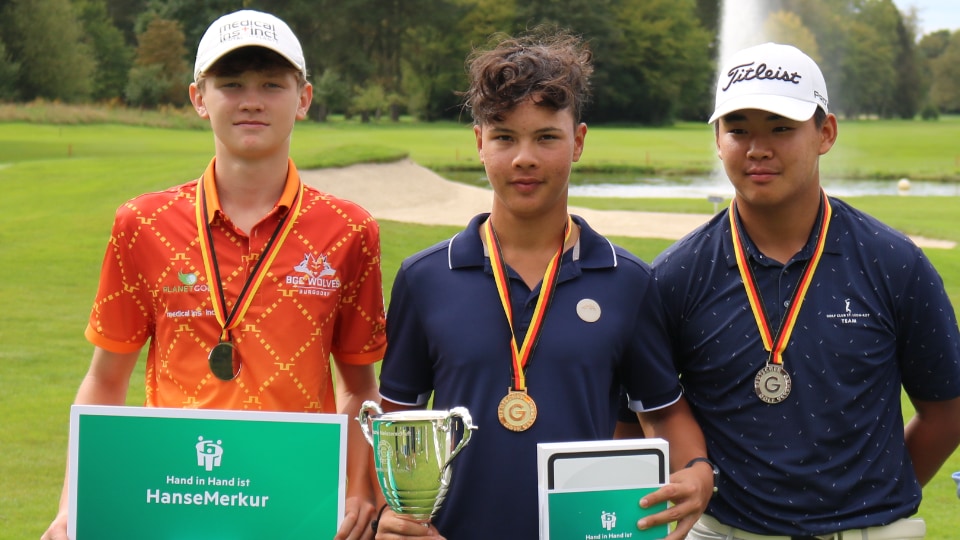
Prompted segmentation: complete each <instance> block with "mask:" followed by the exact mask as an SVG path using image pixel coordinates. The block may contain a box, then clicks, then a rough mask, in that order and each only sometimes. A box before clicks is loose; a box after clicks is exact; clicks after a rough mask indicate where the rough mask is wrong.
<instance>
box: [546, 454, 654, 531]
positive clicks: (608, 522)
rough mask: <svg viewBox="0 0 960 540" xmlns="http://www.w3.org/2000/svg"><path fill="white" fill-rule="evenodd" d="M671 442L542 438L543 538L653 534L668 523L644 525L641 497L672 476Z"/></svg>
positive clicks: (651, 510)
mask: <svg viewBox="0 0 960 540" xmlns="http://www.w3.org/2000/svg"><path fill="white" fill-rule="evenodd" d="M668 453H669V445H668V443H667V441H665V440H663V439H659V438H650V439H619V440H599V441H569V442H558V443H539V444H537V482H538V491H539V500H540V538H541V540H611V539H618V538H629V539H631V540H654V539H659V538H663V537H665V536H666V535H667V534H668V533H669V527H668V526H667V525H661V526H657V527H653V528H651V529H647V530H645V531H641V530H640V529H638V528H637V522H638V521H640V519H641V518H643V517H644V516H648V515H651V514H655V513H657V512H662V511H663V510H666V508H667V503H665V502H664V503H661V504H657V505H654V506H652V507H649V508H640V499H641V498H643V496H644V495H647V494H648V493H652V492H654V491H656V490H657V489H659V488H660V487H661V486H663V485H664V483H665V482H666V481H667V463H668V461H669V459H668Z"/></svg>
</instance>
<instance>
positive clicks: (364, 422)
mask: <svg viewBox="0 0 960 540" xmlns="http://www.w3.org/2000/svg"><path fill="white" fill-rule="evenodd" d="M370 411H373V412H374V413H376V415H378V416H379V415H381V414H383V409H381V408H380V405H379V404H377V402H376V401H364V402H363V404H362V405H360V414H358V415H357V421H358V422H360V430H361V431H363V436H364V438H366V439H367V442H368V443H370V446H373V428H372V427H371V423H370V416H371V415H370Z"/></svg>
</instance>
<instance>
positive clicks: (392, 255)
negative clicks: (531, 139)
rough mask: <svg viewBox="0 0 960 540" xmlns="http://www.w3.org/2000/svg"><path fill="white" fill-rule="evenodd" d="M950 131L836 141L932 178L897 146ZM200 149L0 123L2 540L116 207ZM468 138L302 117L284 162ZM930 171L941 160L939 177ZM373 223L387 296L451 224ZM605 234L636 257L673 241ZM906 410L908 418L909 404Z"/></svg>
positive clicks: (934, 526)
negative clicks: (858, 145)
mask: <svg viewBox="0 0 960 540" xmlns="http://www.w3.org/2000/svg"><path fill="white" fill-rule="evenodd" d="M868 128H869V129H868ZM958 128H960V124H957V123H955V122H953V119H946V120H942V121H941V122H939V123H921V122H916V123H902V124H901V123H898V122H877V123H866V122H864V123H853V124H852V125H850V127H847V124H842V127H841V144H840V147H842V146H843V145H844V144H850V143H851V141H852V142H856V141H857V139H858V137H869V138H870V141H869V144H870V145H876V146H877V147H879V148H881V149H883V150H882V151H876V150H871V152H866V151H864V150H857V153H858V155H857V156H851V157H850V159H851V160H853V159H854V158H855V159H856V160H862V161H859V162H857V161H851V163H859V165H856V166H857V167H859V168H860V169H861V170H864V171H866V170H874V169H875V170H880V166H881V164H882V165H883V167H884V169H883V170H891V171H912V170H918V171H919V170H928V169H929V170H930V171H933V173H935V174H937V175H941V176H946V175H949V174H956V172H957V169H956V167H954V166H953V159H954V158H953V157H952V156H946V155H945V156H939V157H937V156H931V155H928V154H927V152H928V150H929V148H928V147H927V146H923V145H917V147H913V146H908V145H907V144H906V142H905V141H904V139H909V140H910V142H911V143H912V142H914V140H915V139H918V138H923V139H925V140H927V143H928V144H933V141H932V140H931V139H946V140H953V141H956V140H958V137H957V131H956V130H958ZM874 129H876V130H877V131H878V132H883V133H886V134H887V136H886V138H882V137H880V135H877V134H874V133H873V132H872V130H874ZM949 130H954V131H952V132H951V131H949ZM858 131H859V132H860V133H861V134H858ZM844 137H847V138H846V139H844ZM711 141H712V135H711V133H710V131H709V128H707V127H706V126H702V125H696V126H694V125H688V126H678V127H675V128H668V129H663V130H656V129H646V128H637V129H629V128H591V130H590V133H589V135H588V151H587V154H585V156H584V162H585V164H594V165H596V164H606V165H616V166H619V167H631V168H635V169H637V170H640V169H642V168H644V167H648V166H653V167H665V166H668V165H669V166H670V167H676V170H681V169H688V168H689V169H693V168H696V167H701V166H712V165H709V164H710V163H712V162H711V159H712V154H711V150H710V145H711V144H712V143H711ZM211 143H212V135H211V133H210V132H209V131H208V130H202V129H193V130H169V129H159V128H146V127H130V126H122V125H44V124H25V123H6V124H2V123H0V189H2V192H3V197H0V219H2V225H3V226H2V227H0V260H2V261H3V262H4V264H2V265H0V411H2V413H3V415H2V418H3V420H2V422H3V431H2V435H0V456H2V460H0V539H21V538H36V537H37V536H39V534H40V533H41V532H42V531H43V530H44V529H45V528H46V526H47V524H48V522H49V520H50V519H51V518H52V517H53V515H54V512H55V509H56V505H57V498H58V496H59V491H60V486H61V482H62V479H63V471H64V462H65V457H66V442H67V428H68V411H69V406H70V403H71V402H72V400H73V397H74V393H75V391H76V388H77V385H78V384H79V383H80V380H81V378H82V377H83V374H84V373H85V371H86V369H87V366H88V364H89V360H90V353H91V347H90V345H89V344H88V343H87V342H86V341H85V340H84V339H83V328H84V326H85V324H86V320H87V315H88V313H89V310H90V305H91V302H92V299H93V295H94V293H95V288H96V283H97V278H98V273H99V268H100V262H101V259H102V257H103V250H104V248H105V245H106V242H107V240H108V238H109V231H110V224H111V222H112V218H113V213H114V210H115V209H116V207H117V206H119V205H120V204H122V203H123V202H124V201H125V200H127V199H128V198H130V197H132V196H135V195H137V194H140V193H142V192H145V191H151V190H157V189H162V188H165V187H168V186H170V185H172V184H175V183H179V182H182V181H185V180H187V179H189V178H193V177H196V176H198V175H199V174H200V173H201V172H202V170H203V168H204V167H205V166H206V164H207V163H208V161H209V159H210V157H211V155H212V144H211ZM473 145H474V143H473V138H472V135H471V133H470V130H469V127H467V126H457V125H454V124H448V125H438V126H432V125H431V126H424V125H415V124H400V125H389V124H387V125H377V126H370V127H363V126H358V125H355V124H349V123H339V124H335V125H331V126H320V125H316V124H301V125H300V126H298V128H297V131H296V133H295V136H294V148H293V150H292V153H293V156H294V158H295V159H296V160H297V162H298V165H300V166H301V167H303V168H308V167H316V166H333V165H343V164H347V163H351V162H354V161H377V160H385V159H394V158H396V157H399V156H410V157H411V158H412V159H414V160H415V161H417V162H419V163H421V164H425V165H428V166H434V167H438V168H442V167H457V166H460V167H462V166H476V165H477V160H476V157H475V149H474V146H473ZM851 146H855V145H853V144H851ZM702 147H705V148H702ZM854 149H855V148H854ZM901 149H902V151H901ZM648 151H649V155H650V157H649V160H648V158H647V152H648ZM951 151H952V150H951ZM939 152H940V153H944V152H946V151H945V150H943V149H941V150H939ZM878 154H882V155H883V159H882V160H881V157H880V156H879V155H878ZM844 158H845V159H846V158H847V156H844ZM935 163H940V165H936V167H939V168H935V167H934V165H933V164H935ZM691 164H692V165H691ZM867 164H870V166H868V165H867ZM921 164H922V167H921ZM874 165H875V166H874ZM924 167H927V168H928V169H925V168H924ZM598 168H599V167H598ZM824 168H825V169H826V168H828V167H827V166H826V165H825V166H824ZM898 174H899V173H898ZM852 202H853V203H854V204H855V205H857V206H858V207H860V208H863V209H864V210H866V211H868V212H870V213H873V214H875V215H877V216H878V217H880V218H881V219H883V220H885V221H887V222H888V223H890V224H892V225H894V226H896V227H898V228H901V229H903V230H905V231H907V232H910V233H912V234H919V235H923V236H928V237H934V238H944V239H952V240H955V241H960V230H957V228H956V226H955V224H956V222H957V217H956V216H957V215H960V212H958V210H960V198H957V197H938V198H922V197H901V198H897V197H869V198H866V197H865V198H857V199H856V200H852ZM574 203H575V204H577V205H580V206H595V207H609V208H625V209H637V210H662V211H693V212H703V211H704V208H703V204H704V203H703V202H702V201H690V200H659V199H656V200H653V199H650V200H640V199H637V200H620V199H616V200H613V199H608V200H597V199H582V200H581V199H578V200H576V201H574ZM381 227H382V249H383V274H384V281H385V285H386V293H387V294H388V295H389V290H390V285H391V283H392V279H393V275H394V274H395V272H396V270H397V268H398V267H399V265H400V262H401V260H402V259H403V258H404V257H405V256H407V255H409V254H411V253H413V252H415V251H417V250H419V249H422V248H424V247H427V246H429V245H431V244H433V243H435V242H438V241H440V240H442V239H444V238H447V237H449V236H450V235H451V234H453V233H454V232H456V231H457V230H458V228H457V227H426V226H419V225H411V224H404V223H396V222H389V221H384V222H382V223H381ZM613 240H614V241H616V242H617V243H619V244H621V245H623V246H624V247H626V248H627V249H629V250H631V251H633V252H634V253H636V254H637V255H639V256H640V257H642V258H644V259H646V260H650V259H652V258H653V257H654V256H655V255H657V254H658V253H659V252H660V251H662V250H663V249H664V248H666V247H667V246H668V245H669V243H670V242H669V241H666V240H649V239H636V238H614V239H613ZM927 253H928V255H929V257H930V259H931V260H932V261H933V262H934V264H935V265H936V266H937V268H938V269H939V270H940V272H941V274H942V276H943V278H944V281H945V283H946V285H947V288H948V292H949V294H950V297H951V299H952V300H953V302H954V304H955V305H960V249H950V250H943V249H930V250H927ZM142 377H143V371H142V363H141V366H140V368H139V369H138V371H137V372H136V373H135V375H134V378H133V380H132V384H131V392H130V396H129V399H128V402H129V403H131V404H139V403H142V401H143V384H142ZM906 409H907V411H908V413H909V411H910V409H909V403H906ZM957 470H960V452H958V453H954V455H953V456H952V457H951V459H950V461H949V462H948V463H947V465H946V466H944V468H943V469H942V470H941V472H940V474H938V475H937V477H936V478H935V479H934V480H933V481H932V482H931V483H930V485H929V486H927V488H926V489H925V498H924V502H923V506H922V507H921V515H922V516H923V517H924V518H925V519H927V522H928V526H929V533H928V536H927V538H928V539H930V540H948V539H950V538H955V536H956V535H955V528H956V518H955V516H956V515H957V508H958V504H960V502H958V501H957V499H956V496H955V494H954V493H955V491H954V487H953V482H952V481H951V480H950V477H949V473H950V472H951V471H957Z"/></svg>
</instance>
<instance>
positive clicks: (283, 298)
mask: <svg viewBox="0 0 960 540" xmlns="http://www.w3.org/2000/svg"><path fill="white" fill-rule="evenodd" d="M194 76H195V82H194V83H193V84H191V85H190V89H189V91H190V99H191V101H192V103H193V105H194V108H195V109H196V111H197V114H199V115H200V116H201V117H202V118H206V119H209V120H210V125H211V127H212V128H213V135H214V147H215V150H216V153H215V157H214V158H213V159H212V160H211V161H210V163H209V165H208V166H207V168H206V170H205V171H204V172H203V174H202V176H201V177H200V178H199V179H196V180H192V181H190V182H187V183H185V184H182V185H179V186H175V187H172V188H169V189H167V190H165V191H161V192H156V193H148V194H144V195H141V196H139V197H136V198H134V199H131V200H130V201H127V202H126V203H125V204H124V205H122V206H121V207H120V208H119V209H118V211H117V214H116V217H115V220H114V225H113V232H112V238H111V241H110V243H109V245H108V247H107V253H106V256H105V257H104V262H103V268H102V271H101V277H100V286H99V290H98V293H97V296H96V298H95V301H94V306H93V310H92V313H91V315H90V321H89V324H88V326H87V329H86V333H85V334H86V337H87V339H88V340H89V341H90V342H91V343H92V344H93V345H94V353H93V360H92V362H91V365H90V369H89V372H88V374H87V376H86V377H85V378H84V380H83V382H82V383H81V385H80V389H79V391H78V393H77V397H76V403H78V404H110V405H123V404H124V403H125V402H126V397H127V388H128V384H129V379H130V375H131V373H132V372H133V370H134V367H135V366H136V363H137V360H138V357H139V354H140V351H141V349H142V348H143V347H144V346H146V347H147V352H148V354H147V360H146V367H145V372H146V403H145V405H147V406H153V407H190V408H212V409H243V410H264V411H286V412H325V413H335V412H338V413H344V414H347V415H348V416H349V417H351V418H352V417H355V416H357V413H358V411H359V407H360V404H361V403H362V402H363V401H364V400H368V399H377V398H378V392H377V382H376V377H375V374H374V369H373V363H374V362H376V361H378V360H380V359H381V358H382V356H383V351H384V349H385V346H386V341H385V332H384V307H383V291H382V282H381V274H380V266H379V261H380V257H379V255H380V240H379V228H378V226H377V223H376V222H375V221H374V220H373V218H372V217H371V216H370V214H369V213H367V212H366V211H365V210H364V209H362V208H360V207H359V206H357V205H355V204H353V203H350V202H348V201H344V200H341V199H338V198H336V197H333V196H331V195H329V194H326V193H321V192H319V191H317V190H316V189H313V188H311V187H309V186H306V185H304V184H303V183H302V182H301V181H300V177H299V174H298V173H297V169H296V167H295V165H294V163H293V161H292V160H291V159H290V157H289V150H290V140H291V136H292V132H293V126H294V124H295V122H296V121H297V120H301V119H303V118H304V117H305V116H306V113H307V109H308V107H309V106H310V102H311V99H312V96H313V89H312V87H311V85H310V83H308V82H307V79H306V64H305V62H304V57H303V51H302V49H301V47H300V43H299V41H298V40H297V38H296V36H295V35H294V34H293V32H292V31H291V30H290V28H289V27H288V26H287V25H286V24H285V23H284V22H283V21H281V20H280V19H278V18H276V17H274V16H273V15H270V14H267V13H261V12H257V11H238V12H235V13H231V14H228V15H225V16H223V17H221V18H220V19H218V20H216V21H214V22H213V23H212V24H211V25H210V27H209V28H208V29H207V31H206V33H205V34H204V36H203V38H202V39H201V41H200V45H199V47H198V50H197V61H196V69H195V72H194ZM331 356H332V357H333V363H334V366H333V367H334V368H335V369H336V373H337V381H336V386H334V383H333V380H332V375H331V373H332V368H331V365H330V357H331ZM348 430H349V435H348V441H347V448H348V463H347V478H348V480H347V489H346V495H347V500H346V506H345V510H346V514H345V516H344V519H343V521H342V524H341V527H340V530H339V532H338V533H337V535H336V538H338V539H350V540H358V539H361V538H367V539H369V538H371V537H372V533H371V531H370V528H369V524H370V521H371V519H372V518H373V513H374V506H373V500H374V493H375V492H374V491H373V490H374V486H373V484H372V482H371V477H370V475H369V473H368V467H369V463H370V446H369V445H368V444H367V442H366V441H365V440H364V438H363V434H362V433H361V432H360V429H359V425H358V424H357V423H356V422H350V423H348ZM68 478H69V476H68ZM67 484H68V483H67V482H64V491H63V495H62V496H61V501H60V509H59V512H58V514H57V516H56V518H55V519H54V521H53V523H52V524H51V525H50V527H49V529H48V530H47V531H46V532H45V533H44V534H43V536H42V538H43V539H44V540H60V539H65V538H66V537H67V521H68V520H67V518H68V516H67V512H68V497H67V495H68V493H69V491H68V485H67ZM289 525H290V526H291V527H294V526H296V525H297V524H289ZM282 532H283V531H282V530H280V529H278V534H280V533H282ZM281 536H282V534H281Z"/></svg>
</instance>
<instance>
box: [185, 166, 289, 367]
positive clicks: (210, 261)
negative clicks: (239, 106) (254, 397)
mask: <svg viewBox="0 0 960 540" xmlns="http://www.w3.org/2000/svg"><path fill="white" fill-rule="evenodd" d="M291 166H292V164H291ZM208 174H209V175H212V174H213V165H211V166H210V167H209V168H208V169H207V172H205V173H204V178H201V179H200V180H199V181H198V182H197V184H198V185H197V205H196V208H197V234H198V235H199V239H200V241H199V244H200V254H201V257H202V258H203V269H204V272H206V275H207V280H208V281H209V282H210V283H209V287H208V289H209V290H210V303H211V304H212V305H213V311H214V315H215V316H216V318H217V322H219V323H220V328H221V331H220V341H219V343H217V344H216V345H215V346H214V347H213V348H212V349H211V350H210V354H209V356H208V357H207V362H208V364H209V365H210V372H211V373H213V375H214V376H215V377H216V378H218V379H220V380H222V381H232V380H234V379H236V378H237V376H238V375H240V368H241V362H240V356H239V354H238V352H237V347H236V345H235V344H234V343H233V338H232V336H231V335H230V331H231V330H232V329H234V328H236V327H237V325H239V324H240V321H241V320H242V319H243V315H244V314H245V313H246V312H247V309H248V308H249V307H250V304H252V303H253V298H254V297H255V296H256V292H257V289H259V288H260V283H261V282H262V281H263V278H264V277H265V276H266V275H267V271H268V270H269V268H270V265H271V264H272V263H273V260H274V259H275V258H276V256H277V253H278V252H279V251H280V246H282V245H283V241H284V240H285V239H286V237H287V234H288V233H289V232H290V230H291V229H293V224H294V222H295V221H296V220H297V215H298V214H299V213H300V204H301V202H302V199H303V184H302V183H301V184H300V186H299V191H298V192H297V195H296V200H295V202H294V204H293V208H291V209H289V210H288V211H287V214H286V215H285V216H284V217H283V218H282V219H280V221H279V222H278V223H277V227H276V229H274V231H273V234H272V235H271V236H270V239H269V240H267V243H266V245H265V246H264V248H263V251H262V252H261V253H260V256H259V257H258V258H257V262H256V263H255V264H254V265H253V269H252V270H251V271H250V274H249V276H247V279H246V281H245V282H244V284H243V288H242V289H241V290H240V295H239V297H237V301H236V302H235V303H234V304H233V309H231V310H230V311H229V313H228V312H227V298H226V295H225V294H224V292H223V282H222V280H221V279H220V267H219V266H218V265H217V254H216V251H215V250H214V247H213V229H212V227H211V226H210V209H209V208H208V207H207V197H206V190H205V185H206V183H207V181H208V180H209V182H210V185H214V184H213V180H212V178H211V179H208V178H206V177H207V175H208Z"/></svg>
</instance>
